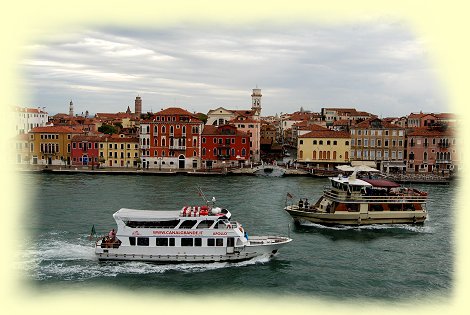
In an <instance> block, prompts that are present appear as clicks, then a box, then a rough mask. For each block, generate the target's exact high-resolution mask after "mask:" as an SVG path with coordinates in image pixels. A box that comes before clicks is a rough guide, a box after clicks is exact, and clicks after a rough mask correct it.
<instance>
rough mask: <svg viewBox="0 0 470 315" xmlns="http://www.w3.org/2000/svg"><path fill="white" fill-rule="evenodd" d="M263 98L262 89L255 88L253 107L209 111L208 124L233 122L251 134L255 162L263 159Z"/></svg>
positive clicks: (251, 157) (252, 156) (252, 95)
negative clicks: (261, 118) (261, 119)
mask: <svg viewBox="0 0 470 315" xmlns="http://www.w3.org/2000/svg"><path fill="white" fill-rule="evenodd" d="M261 98H262V94H261V89H259V88H255V89H253V92H252V94H251V109H248V110H228V109H225V108H223V107H219V108H216V109H214V110H210V111H209V112H208V113H207V122H206V125H213V126H221V125H226V124H228V123H231V124H234V125H235V127H237V128H238V129H239V130H242V131H244V132H246V133H248V134H249V135H250V144H251V147H250V152H251V153H250V159H251V160H252V161H253V162H259V161H260V160H261V149H260V144H261V142H260V141H261V124H260V116H261V109H262V106H261Z"/></svg>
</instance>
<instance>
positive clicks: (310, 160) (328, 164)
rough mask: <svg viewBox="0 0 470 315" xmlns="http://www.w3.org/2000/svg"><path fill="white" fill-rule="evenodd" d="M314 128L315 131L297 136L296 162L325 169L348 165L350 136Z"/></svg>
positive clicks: (344, 133) (342, 132)
mask: <svg viewBox="0 0 470 315" xmlns="http://www.w3.org/2000/svg"><path fill="white" fill-rule="evenodd" d="M315 128H317V130H313V131H310V132H307V133H305V134H302V135H299V138H298V140H297V141H298V143H297V162H299V163H303V164H306V165H308V166H313V167H316V168H326V169H332V168H334V167H335V166H336V165H341V164H347V163H349V151H350V150H351V136H350V134H349V133H348V132H344V131H334V130H329V129H327V128H323V127H321V126H317V127H315ZM320 128H322V129H320Z"/></svg>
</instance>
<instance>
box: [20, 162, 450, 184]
mask: <svg viewBox="0 0 470 315" xmlns="http://www.w3.org/2000/svg"><path fill="white" fill-rule="evenodd" d="M17 171H18V172H31V173H54V174H90V175H100V174H102V175H106V174H107V175H141V176H174V175H188V176H230V175H233V176H257V175H261V176H263V175H264V176H272V177H281V176H282V177H288V176H310V177H328V176H334V175H336V174H338V173H339V172H340V171H338V170H327V169H313V168H312V169H306V168H301V167H298V168H296V167H290V168H289V167H285V166H278V165H267V164H264V165H257V166H252V167H243V168H240V167H236V168H217V169H216V168H213V169H161V170H159V169H156V168H149V169H146V168H133V167H129V168H117V167H116V168H113V167H106V168H103V167H100V168H97V167H95V168H92V167H91V166H88V167H87V166H71V167H68V166H67V167H64V166H56V165H54V166H52V165H48V166H47V167H46V166H44V165H22V166H19V167H17ZM382 176H383V177H384V178H386V179H388V180H392V181H395V182H398V183H403V184H407V183H429V184H449V183H450V181H451V180H452V179H453V178H452V177H450V176H449V175H447V174H446V175H443V176H442V175H438V174H382Z"/></svg>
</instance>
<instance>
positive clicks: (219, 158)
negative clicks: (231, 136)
mask: <svg viewBox="0 0 470 315" xmlns="http://www.w3.org/2000/svg"><path fill="white" fill-rule="evenodd" d="M217 160H222V161H224V160H230V155H228V154H218V155H217Z"/></svg>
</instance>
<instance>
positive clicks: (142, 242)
mask: <svg viewBox="0 0 470 315" xmlns="http://www.w3.org/2000/svg"><path fill="white" fill-rule="evenodd" d="M137 246H149V238H148V237H138V238H137Z"/></svg>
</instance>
